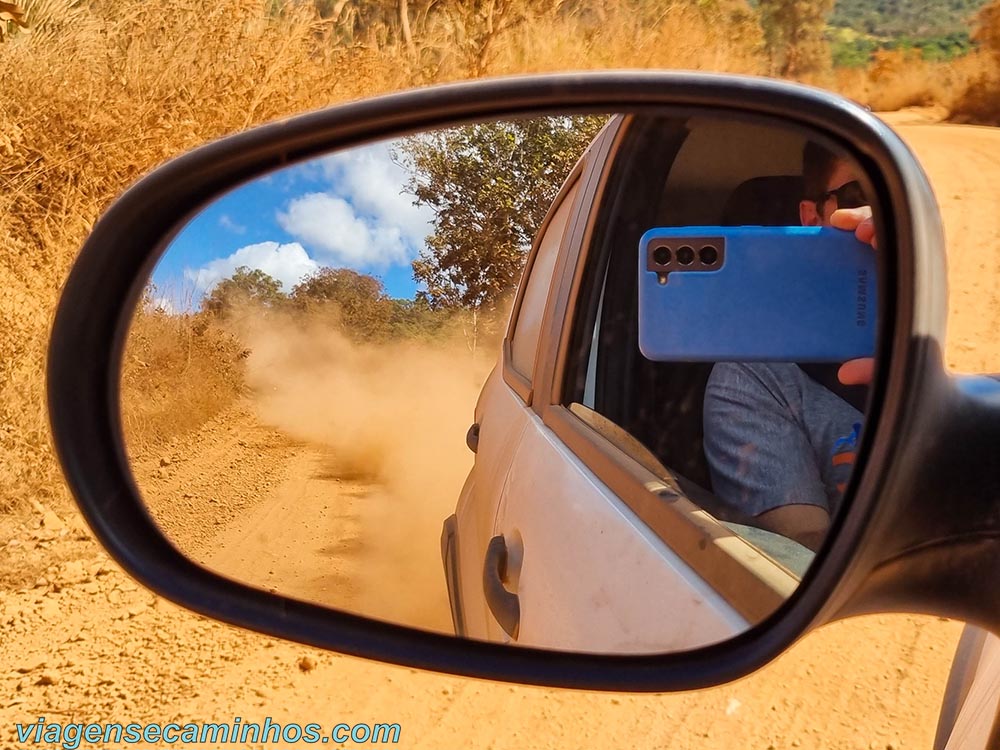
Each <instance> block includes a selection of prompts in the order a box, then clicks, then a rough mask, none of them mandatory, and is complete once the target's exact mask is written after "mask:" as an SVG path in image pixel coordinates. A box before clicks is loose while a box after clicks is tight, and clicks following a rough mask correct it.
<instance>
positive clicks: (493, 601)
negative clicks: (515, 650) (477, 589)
mask: <svg viewBox="0 0 1000 750" xmlns="http://www.w3.org/2000/svg"><path fill="white" fill-rule="evenodd" d="M506 577H507V542H505V541H504V538H503V536H502V535H501V536H495V537H493V538H492V539H490V543H489V546H488V547H487V548H486V563H485V564H484V565H483V593H484V594H486V604H487V606H488V607H489V608H490V612H492V613H493V617H495V618H496V621H497V622H498V623H500V627H501V628H503V630H504V632H505V633H506V634H507V635H509V636H510V637H511V638H513V639H514V640H517V631H518V627H519V626H520V624H521V602H520V600H519V599H518V598H517V594H514V593H512V592H510V591H508V590H507V589H506V588H504V585H503V581H504V578H506Z"/></svg>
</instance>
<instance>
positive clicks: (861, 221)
mask: <svg viewBox="0 0 1000 750" xmlns="http://www.w3.org/2000/svg"><path fill="white" fill-rule="evenodd" d="M830 225H831V226H834V227H836V228H837V229H844V230H846V231H848V232H854V236H855V237H857V238H858V239H859V240H861V241H862V242H867V243H868V244H869V245H871V246H872V247H873V248H876V249H877V248H878V242H877V240H876V238H875V222H874V220H873V219H872V208H871V206H861V207H860V208H838V209H837V210H836V211H834V212H833V213H832V214H830ZM874 374H875V360H874V359H872V358H871V357H864V358H862V359H852V360H851V361H850V362H845V363H844V364H842V365H841V366H840V370H838V372H837V379H838V380H840V382H841V383H843V384H844V385H868V384H869V383H871V382H872V377H874Z"/></svg>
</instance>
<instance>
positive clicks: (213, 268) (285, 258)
mask: <svg viewBox="0 0 1000 750" xmlns="http://www.w3.org/2000/svg"><path fill="white" fill-rule="evenodd" d="M240 266H247V267H248V268H257V269H260V270H261V271H263V272H264V273H266V274H267V275H268V276H271V277H272V278H274V279H277V280H278V281H280V282H281V285H282V286H281V288H282V291H285V292H290V291H291V290H292V287H293V286H295V285H296V284H298V283H299V282H300V281H301V280H302V277H303V276H307V275H309V274H312V273H315V272H316V271H318V270H319V264H318V263H317V262H316V261H314V260H313V259H312V258H310V257H309V255H308V254H307V253H306V251H305V249H304V248H303V247H302V245H300V244H299V243H298V242H290V243H288V244H286V245H279V244H278V243H277V242H259V243H257V244H255V245H247V246H246V247H241V248H240V249H239V250H237V251H236V252H235V253H233V254H232V255H230V256H229V257H226V258H217V259H216V260H213V261H210V262H208V263H206V264H205V265H203V266H202V267H201V268H196V269H191V268H185V269H184V278H185V279H187V280H188V281H192V282H194V286H195V291H196V292H197V293H198V294H204V293H206V292H208V291H209V290H210V289H211V288H212V287H213V286H215V285H216V284H217V283H219V282H220V281H221V280H222V279H225V278H228V277H229V276H232V274H233V271H235V270H236V269H237V268H239V267H240Z"/></svg>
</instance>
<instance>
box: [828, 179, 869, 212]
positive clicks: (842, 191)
mask: <svg viewBox="0 0 1000 750" xmlns="http://www.w3.org/2000/svg"><path fill="white" fill-rule="evenodd" d="M831 197H834V198H836V199H837V208H859V207H860V206H867V205H869V203H871V201H869V200H868V198H867V197H865V191H864V190H863V189H862V188H861V183H860V182H858V181H857V180H851V181H850V182H845V183H844V184H843V185H841V186H840V187H839V188H834V189H833V190H827V191H826V192H825V193H823V194H822V195H821V196H820V198H819V200H817V201H816V203H817V205H820V206H822V205H824V204H825V203H826V202H827V201H828V200H830V198H831Z"/></svg>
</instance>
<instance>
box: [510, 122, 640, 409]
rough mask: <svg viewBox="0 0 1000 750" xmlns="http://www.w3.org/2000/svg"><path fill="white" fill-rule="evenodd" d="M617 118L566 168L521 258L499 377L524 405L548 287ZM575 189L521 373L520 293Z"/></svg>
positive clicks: (545, 323)
mask: <svg viewBox="0 0 1000 750" xmlns="http://www.w3.org/2000/svg"><path fill="white" fill-rule="evenodd" d="M621 119H622V118H621V117H620V116H618V115H612V116H611V119H610V120H609V122H608V123H607V124H606V125H605V126H604V127H603V128H601V130H600V131H599V132H598V134H597V136H595V138H594V140H593V141H592V142H591V144H590V145H589V146H588V147H587V148H586V150H585V151H584V152H583V154H582V155H581V156H580V158H579V160H577V162H576V164H575V165H574V166H573V169H572V170H570V173H569V175H567V177H566V179H565V180H564V181H563V184H562V186H561V187H560V188H559V192H558V193H557V194H556V197H555V199H554V200H553V201H552V205H551V206H549V210H548V211H547V212H546V214H545V218H544V219H543V220H542V225H541V226H540V227H539V229H538V232H536V233H535V237H534V239H533V240H532V243H531V250H530V251H529V253H528V257H527V259H526V260H525V264H524V270H523V271H522V272H521V279H520V281H519V282H518V285H517V291H516V293H515V296H514V303H513V305H512V306H511V312H510V318H509V320H508V323H507V331H506V333H505V334H504V338H503V341H502V342H501V348H502V353H501V368H500V369H501V376H502V377H503V380H504V382H505V383H506V384H507V385H508V386H509V387H510V388H511V389H512V390H513V391H514V393H516V394H517V396H518V398H520V399H521V400H522V401H524V403H525V405H526V406H529V407H531V406H533V403H534V390H535V382H536V380H537V378H538V375H539V363H540V362H541V360H542V358H543V352H544V350H545V348H546V347H547V346H548V343H547V342H548V341H549V340H550V339H549V336H548V332H549V330H550V327H549V320H550V312H551V311H550V308H551V306H552V304H553V293H552V290H553V288H554V287H555V285H556V283H557V282H558V280H559V279H561V278H562V276H563V275H564V273H565V261H566V257H567V254H568V251H569V249H570V247H571V244H572V240H573V239H574V238H575V237H576V235H577V232H576V229H577V226H578V224H579V221H580V217H581V216H586V215H587V211H588V208H587V207H589V206H590V205H592V203H593V199H594V192H595V190H596V183H595V181H594V179H593V178H594V173H595V171H598V170H595V165H600V164H603V158H602V154H604V153H605V152H606V150H607V148H609V147H610V143H611V141H612V140H613V139H614V137H615V135H616V134H617V132H618V130H619V128H620V126H621ZM574 189H577V193H576V195H575V196H574V198H573V203H572V205H571V206H570V207H569V208H570V213H569V217H568V218H567V220H566V227H565V228H564V230H563V234H562V237H561V238H560V240H559V246H558V248H557V249H556V258H555V262H554V263H553V266H552V276H551V278H550V279H549V291H548V294H547V295H546V296H545V302H544V305H543V310H542V315H541V320H540V322H539V326H538V340H537V341H536V344H535V356H534V360H533V362H532V371H531V373H523V372H521V371H520V370H519V369H518V368H517V367H516V366H515V365H514V348H513V338H514V335H515V334H516V332H517V324H518V322H519V321H520V317H521V307H522V305H523V303H524V296H525V293H526V291H527V288H528V283H527V282H528V279H529V278H530V276H531V273H532V271H533V270H534V265H535V260H536V259H537V257H538V252H539V249H540V247H541V244H542V239H543V238H544V237H545V236H546V233H547V232H548V230H549V227H550V226H551V224H552V221H553V219H554V218H555V215H556V214H557V213H558V212H559V210H560V209H561V208H562V207H563V204H564V202H565V201H566V199H567V198H568V196H569V195H570V194H571V193H572V192H573V190H574Z"/></svg>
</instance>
